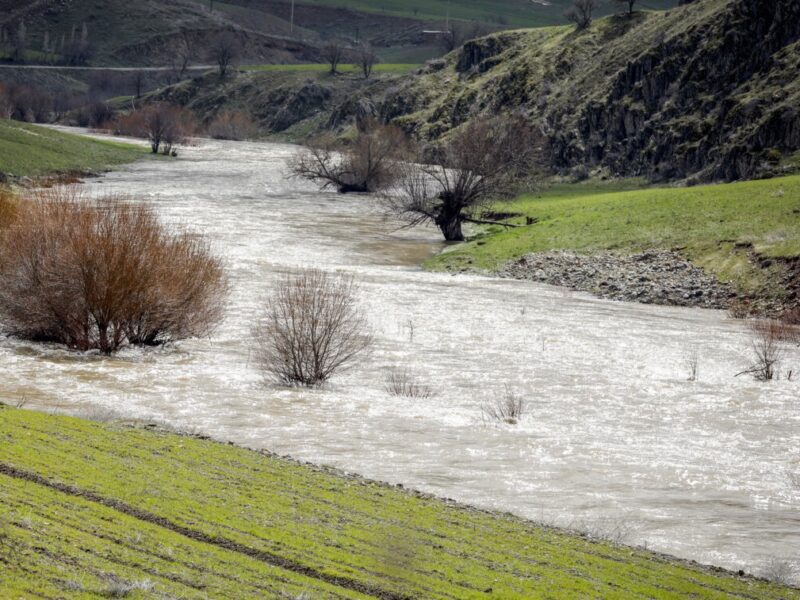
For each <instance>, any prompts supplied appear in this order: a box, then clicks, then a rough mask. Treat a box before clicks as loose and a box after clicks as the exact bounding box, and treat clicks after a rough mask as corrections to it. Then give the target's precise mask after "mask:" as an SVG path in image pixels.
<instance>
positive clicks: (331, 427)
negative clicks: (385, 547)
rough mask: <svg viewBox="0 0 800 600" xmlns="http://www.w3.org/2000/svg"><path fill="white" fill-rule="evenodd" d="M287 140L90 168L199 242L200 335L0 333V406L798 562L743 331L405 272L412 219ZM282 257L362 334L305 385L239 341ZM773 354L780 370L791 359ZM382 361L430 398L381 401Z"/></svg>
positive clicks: (769, 403) (782, 411)
mask: <svg viewBox="0 0 800 600" xmlns="http://www.w3.org/2000/svg"><path fill="white" fill-rule="evenodd" d="M295 151H296V149H295V148H293V147H291V146H283V145H275V144H260V143H233V142H212V141H203V142H202V143H201V144H200V145H199V146H197V147H193V148H188V149H183V150H182V151H181V156H180V157H179V158H178V159H177V160H158V161H151V160H146V161H140V162H138V163H136V164H133V165H130V166H127V167H124V168H122V169H121V170H119V171H117V172H114V173H110V174H107V175H105V176H103V177H100V178H98V179H94V180H88V181H87V182H86V184H85V186H86V187H87V188H88V189H89V190H90V191H91V192H92V193H103V192H127V193H135V194H136V195H137V197H138V198H139V199H140V200H141V201H146V202H150V203H152V204H153V205H154V206H156V207H157V209H158V210H159V212H160V214H161V215H162V216H163V218H164V219H165V220H168V221H170V222H176V223H180V224H182V225H184V226H186V227H189V228H190V229H193V230H196V231H199V232H204V233H206V234H207V235H208V236H209V237H210V239H211V240H212V242H213V245H214V247H215V249H216V251H217V252H219V253H220V254H222V255H223V256H224V257H225V259H226V261H227V265H228V270H229V274H230V277H231V282H232V293H231V297H230V301H229V306H228V310H227V317H226V319H225V321H224V323H223V324H222V325H221V327H220V328H219V330H218V331H217V332H216V333H215V335H214V336H213V337H212V338H210V339H202V340H189V341H185V342H181V343H179V344H176V345H174V346H171V347H168V348H162V349H158V350H154V351H139V350H127V351H124V352H122V353H121V354H120V355H118V356H116V357H113V358H103V357H98V356H86V355H76V354H72V353H69V352H66V351H64V350H62V349H60V348H57V347H52V346H41V345H36V344H31V343H24V342H19V341H15V340H12V339H2V338H0V372H2V377H0V398H3V399H4V400H6V401H12V402H14V401H18V400H20V399H22V398H24V399H26V401H27V406H28V407H30V408H35V409H44V410H54V411H59V412H67V413H74V414H82V415H87V414H88V415H91V416H95V417H98V416H99V417H103V416H105V415H109V414H115V415H122V416H126V417H127V416H130V417H138V418H148V419H156V420H159V421H164V422H167V423H169V424H172V425H175V426H177V427H180V428H184V429H189V430H196V431H202V432H205V433H208V434H210V435H212V436H214V437H215V438H219V439H222V440H231V441H235V442H238V443H241V444H245V445H247V446H251V447H263V448H268V449H270V450H273V451H275V452H278V453H282V454H290V455H292V456H294V457H296V458H300V459H304V460H309V461H313V462H316V463H323V464H330V465H335V466H337V467H340V468H343V469H345V470H348V471H351V472H357V473H360V474H362V475H365V476H368V477H373V478H377V479H382V480H386V481H389V482H393V483H403V484H404V485H406V486H411V487H415V488H419V489H421V490H425V491H429V492H432V493H435V494H439V495H442V496H447V497H451V498H455V499H458V500H462V501H465V502H468V503H471V504H475V505H478V506H482V507H486V508H490V509H500V510H507V511H511V512H514V513H517V514H519V515H523V516H525V517H529V518H532V519H535V520H538V521H543V522H546V523H549V524H555V525H560V526H568V527H574V528H578V529H588V530H590V531H593V532H596V533H601V534H605V535H609V536H611V537H614V538H616V539H619V540H621V541H624V542H627V543H632V544H646V545H647V546H648V547H649V548H652V549H656V550H660V551H665V552H669V553H672V554H676V555H678V556H681V557H685V558H690V559H695V560H698V561H701V562H704V563H712V564H716V565H720V566H723V567H727V568H732V569H740V568H741V569H745V570H747V571H751V572H760V571H763V570H764V569H766V568H767V565H769V564H770V563H773V564H774V561H788V562H790V563H793V567H794V569H795V573H796V572H797V569H798V568H799V567H800V384H799V383H797V382H789V381H777V382H772V383H766V384H765V383H756V382H754V381H752V380H748V379H746V378H741V377H740V378H734V375H735V374H736V373H737V372H739V371H741V370H742V369H743V368H745V367H746V366H747V364H748V360H749V353H750V348H749V343H750V342H749V339H748V334H747V330H746V328H745V327H744V326H743V325H742V324H741V323H739V322H736V321H732V320H730V319H728V318H727V316H726V315H725V314H724V313H722V312H717V311H708V310H699V309H679V308H667V307H655V306H644V305H636V304H627V303H618V302H610V301H602V300H597V299H594V298H591V297H589V296H586V295H583V294H576V293H570V292H568V291H565V290H561V289H556V288H552V287H548V286H543V285H538V284H533V283H528V282H520V281H508V280H498V279H491V278H484V277H477V276H451V275H443V274H432V273H426V272H423V271H422V270H420V268H419V267H418V266H417V265H418V264H419V263H420V261H421V260H423V259H424V258H426V257H428V256H431V255H432V254H433V253H435V252H437V251H440V250H441V249H442V245H441V244H440V242H439V241H438V236H437V233H436V232H435V231H434V230H432V229H426V228H418V229H414V230H398V229H397V223H393V222H391V221H387V220H386V219H385V218H384V217H383V215H382V214H381V212H380V211H379V210H378V209H377V207H376V202H375V200H374V199H372V198H370V197H365V196H347V197H342V196H338V195H335V194H332V193H325V192H320V191H319V190H318V189H317V188H316V187H314V186H313V185H308V184H306V183H303V182H299V181H294V180H288V179H286V178H285V176H284V170H285V163H286V160H287V159H288V158H289V157H290V156H291V154H292V153H293V152H295ZM298 266H317V267H322V268H325V269H331V270H343V271H346V272H351V273H354V274H355V275H356V276H357V278H358V279H359V281H360V282H361V286H362V300H363V305H364V308H365V309H366V311H367V312H368V314H369V316H370V320H371V325H372V327H373V329H374V332H375V334H376V338H377V343H376V347H375V349H374V351H373V353H372V355H371V356H370V357H368V358H365V359H363V360H361V361H359V363H358V364H357V365H356V366H355V368H354V369H352V370H351V371H349V372H347V373H345V374H344V375H342V376H341V377H337V378H336V379H335V380H334V381H333V382H332V383H331V384H329V385H328V386H326V387H325V388H323V389H318V390H300V389H286V388H280V387H275V386H269V385H266V384H264V382H263V381H262V379H261V377H260V375H259V373H258V371H257V369H256V368H255V366H254V364H253V359H252V345H251V343H250V342H249V340H248V337H249V333H250V329H251V327H252V325H253V323H254V321H255V320H256V319H257V316H258V314H259V306H260V302H261V301H262V299H263V298H264V296H265V295H266V294H267V293H268V292H269V290H270V286H271V284H272V282H273V281H274V280H275V277H276V275H277V274H278V273H280V272H282V271H283V270H285V269H287V268H290V267H298ZM692 353H697V355H698V356H699V379H698V381H695V382H690V381H687V376H688V367H687V366H686V359H687V357H688V356H690V355H691V354H692ZM784 364H785V366H786V367H790V366H793V365H794V366H796V367H800V352H798V351H797V350H796V349H791V350H788V351H787V356H786V359H785V361H784ZM393 368H401V369H407V370H408V371H409V372H410V373H412V374H413V376H414V377H415V378H416V380H417V381H419V382H420V383H423V384H426V385H428V386H430V387H431V388H432V389H433V390H434V391H435V395H434V396H433V397H431V398H428V399H406V398H396V397H392V396H390V395H389V394H388V393H387V392H386V391H385V390H384V377H385V375H386V373H387V372H388V371H389V370H391V369H393ZM507 389H510V390H512V391H514V392H515V393H517V394H520V395H521V396H522V397H523V398H524V399H525V401H526V405H527V414H526V415H525V417H524V418H523V419H522V420H521V422H520V423H519V424H517V425H516V426H511V425H492V424H487V423H485V422H484V420H483V418H482V411H481V406H482V404H484V403H486V402H491V401H493V400H495V399H497V398H499V397H502V396H503V395H504V394H505V393H506V390H507Z"/></svg>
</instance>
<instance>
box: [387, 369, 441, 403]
mask: <svg viewBox="0 0 800 600" xmlns="http://www.w3.org/2000/svg"><path fill="white" fill-rule="evenodd" d="M383 389H384V390H386V393H387V394H389V395H391V396H397V397H399V398H421V399H428V398H431V397H433V396H434V392H433V389H432V388H431V387H430V386H428V385H425V384H424V383H419V382H417V381H416V380H415V379H414V377H413V376H412V375H411V374H410V373H409V372H408V371H399V370H396V369H393V370H391V371H389V372H388V373H387V374H386V375H385V377H384V379H383Z"/></svg>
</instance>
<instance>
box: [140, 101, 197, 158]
mask: <svg viewBox="0 0 800 600" xmlns="http://www.w3.org/2000/svg"><path fill="white" fill-rule="evenodd" d="M140 112H141V113H142V125H143V127H144V132H143V134H144V136H145V137H147V139H149V140H150V149H151V150H152V151H153V154H156V153H158V151H159V149H162V150H163V153H164V154H170V153H171V151H172V148H173V146H175V145H176V144H180V143H183V141H184V140H185V138H186V135H187V131H186V126H185V116H184V114H183V113H182V111H181V110H180V109H179V108H177V107H175V106H170V105H168V104H155V105H152V106H148V107H147V108H145V109H144V110H142V111H140ZM162 145H163V148H162Z"/></svg>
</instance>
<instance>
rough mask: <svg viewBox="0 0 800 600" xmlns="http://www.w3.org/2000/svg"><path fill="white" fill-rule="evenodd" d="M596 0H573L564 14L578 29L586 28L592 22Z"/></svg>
mask: <svg viewBox="0 0 800 600" xmlns="http://www.w3.org/2000/svg"><path fill="white" fill-rule="evenodd" d="M594 5H595V0H573V2H572V6H571V7H569V8H568V9H567V11H566V12H565V13H564V16H565V17H566V18H567V19H568V20H569V21H572V22H574V23H575V25H576V27H577V28H578V29H586V28H588V27H589V25H591V24H592V12H593V11H594Z"/></svg>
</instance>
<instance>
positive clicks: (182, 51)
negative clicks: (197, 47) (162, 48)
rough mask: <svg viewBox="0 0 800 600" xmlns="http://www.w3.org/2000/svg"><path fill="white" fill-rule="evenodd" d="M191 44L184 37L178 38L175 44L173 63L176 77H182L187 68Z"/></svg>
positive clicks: (191, 51)
mask: <svg viewBox="0 0 800 600" xmlns="http://www.w3.org/2000/svg"><path fill="white" fill-rule="evenodd" d="M192 53H193V50H192V45H191V44H190V43H189V40H187V39H186V38H185V37H184V38H181V39H179V40H178V42H177V43H176V44H175V64H176V71H177V76H178V79H183V77H184V76H185V75H186V71H187V70H188V69H189V63H190V62H191V60H192Z"/></svg>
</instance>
